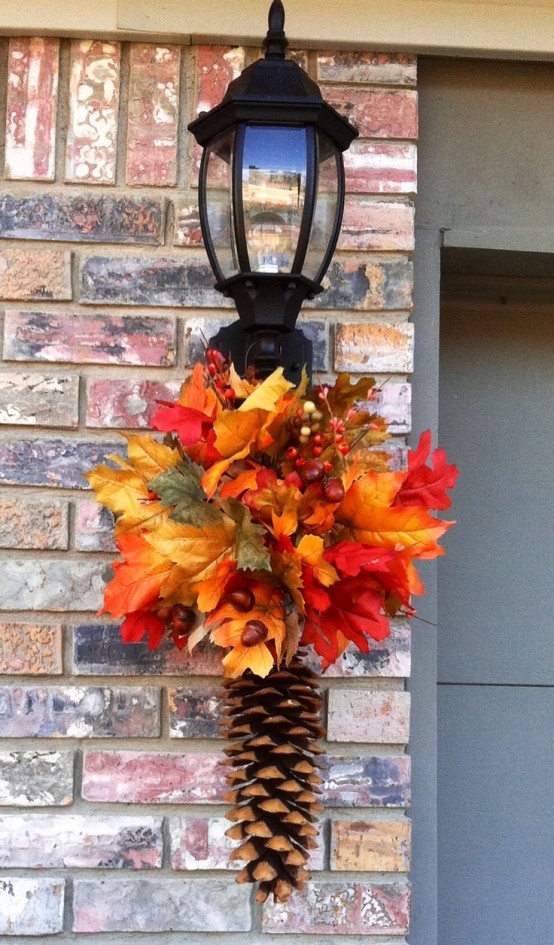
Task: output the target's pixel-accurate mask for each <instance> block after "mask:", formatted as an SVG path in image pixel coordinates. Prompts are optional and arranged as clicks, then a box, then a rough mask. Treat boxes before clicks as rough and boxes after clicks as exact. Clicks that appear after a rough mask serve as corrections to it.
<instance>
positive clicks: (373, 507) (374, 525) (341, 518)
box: [335, 472, 454, 558]
mask: <svg viewBox="0 0 554 945" xmlns="http://www.w3.org/2000/svg"><path fill="white" fill-rule="evenodd" d="M397 477H400V480H401V477H402V473H397V474H395V473H382V474H377V473H371V472H370V473H367V474H366V475H365V476H363V478H361V479H357V480H356V481H355V482H354V483H352V485H351V486H350V488H349V490H348V492H347V493H346V495H345V497H344V499H343V500H342V502H341V504H340V505H339V507H338V509H337V510H336V512H335V518H336V521H337V522H339V523H341V524H343V525H344V526H345V530H344V538H353V539H354V540H355V541H359V542H361V543H362V544H364V545H373V546H377V547H386V548H399V547H400V548H408V549H410V550H411V553H412V555H413V556H414V557H418V558H422V557H427V558H434V557H437V555H440V554H443V550H442V548H440V547H439V545H438V544H437V541H438V539H439V538H440V537H441V535H443V534H444V532H445V531H446V530H447V529H448V528H450V526H451V525H453V524H454V523H453V522H443V521H439V520H438V519H436V518H435V517H434V516H432V515H430V514H429V513H428V512H427V510H426V509H425V508H423V507H422V506H391V504H390V503H391V502H392V501H393V500H394V497H395V495H396V492H397V491H398V488H397V482H398V479H397Z"/></svg>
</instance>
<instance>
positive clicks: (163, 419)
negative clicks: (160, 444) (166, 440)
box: [152, 400, 213, 446]
mask: <svg viewBox="0 0 554 945" xmlns="http://www.w3.org/2000/svg"><path fill="white" fill-rule="evenodd" d="M159 403H160V407H159V408H158V410H157V411H156V413H155V414H154V416H153V417H152V426H153V427H154V429H155V430H162V431H163V432H164V433H175V434H176V435H177V436H178V437H179V439H180V441H181V443H182V444H183V446H192V444H193V443H197V442H198V440H201V439H202V438H205V437H206V436H207V434H208V431H209V430H210V429H211V427H212V426H213V420H212V418H211V417H208V416H207V415H206V414H205V413H201V412H200V411H199V410H195V409H194V407H182V406H181V404H175V403H168V402H167V401H163V400H162V401H160V402H159Z"/></svg>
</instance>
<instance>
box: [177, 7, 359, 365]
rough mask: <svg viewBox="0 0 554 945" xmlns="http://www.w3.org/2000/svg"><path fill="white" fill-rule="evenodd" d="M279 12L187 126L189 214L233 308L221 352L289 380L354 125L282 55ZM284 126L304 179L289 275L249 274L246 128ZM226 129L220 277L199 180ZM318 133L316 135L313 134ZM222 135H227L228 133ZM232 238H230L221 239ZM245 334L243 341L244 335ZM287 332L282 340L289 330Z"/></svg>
mask: <svg viewBox="0 0 554 945" xmlns="http://www.w3.org/2000/svg"><path fill="white" fill-rule="evenodd" d="M284 20H285V13H284V8H283V4H282V2H281V0H273V3H272V4H271V7H270V10H269V29H268V33H267V36H266V39H265V41H264V47H265V50H266V52H265V58H263V59H258V60H257V61H256V62H254V63H253V64H252V65H251V66H249V67H247V68H246V69H245V70H244V71H243V72H242V73H241V74H240V75H239V76H238V78H236V79H235V80H234V81H232V82H231V83H230V85H229V87H228V89H227V92H226V94H225V96H224V98H223V99H222V101H221V102H220V104H219V105H216V106H215V107H214V108H212V109H211V110H210V111H209V112H204V113H201V114H200V115H199V117H198V118H196V119H195V121H193V122H191V124H190V125H189V130H190V131H191V133H192V134H193V135H194V136H195V138H196V140H197V142H198V143H199V144H200V145H201V146H202V147H203V148H204V152H203V155H202V161H201V166H200V178H199V186H198V192H199V211H200V225H201V228H202V235H203V238H204V244H205V247H206V252H207V255H208V259H209V261H210V265H211V267H212V270H213V272H214V275H215V277H216V283H215V288H216V289H217V290H218V291H219V292H221V293H223V295H225V296H228V297H231V298H232V299H233V300H234V302H235V305H236V307H237V311H238V314H239V322H238V323H235V325H232V326H230V328H227V329H222V331H221V332H220V333H219V334H218V335H217V336H216V338H215V339H213V342H214V344H216V345H217V346H218V347H219V348H220V350H222V351H223V352H224V353H228V354H230V356H231V357H232V358H233V360H234V361H235V364H236V366H237V368H238V369H239V370H242V371H243V373H244V372H245V371H246V368H247V367H248V365H249V364H251V363H254V364H255V366H256V368H257V370H258V372H259V373H260V374H262V375H263V374H264V373H265V374H266V373H267V372H268V371H269V370H271V369H273V368H274V367H275V366H277V364H278V363H282V364H283V366H284V368H285V374H286V376H287V377H289V379H290V380H292V381H295V382H298V380H299V377H300V371H301V368H302V364H303V363H304V362H307V363H308V369H309V367H310V364H309V362H311V350H310V349H311V343H310V342H309V341H308V339H305V338H304V336H303V335H302V333H301V332H299V331H298V329H296V330H295V325H296V320H297V317H298V313H299V311H300V308H301V306H302V303H303V302H304V301H305V300H306V299H313V298H314V297H315V296H316V295H317V294H318V293H320V292H322V291H323V287H322V285H321V280H322V279H323V277H324V275H325V272H326V271H327V268H328V266H329V264H330V262H331V258H332V256H333V253H334V251H335V247H336V244H337V241H338V237H339V234H340V227H341V223H342V214H343V209H344V194H345V181H344V165H343V161H342V152H343V151H345V150H346V149H347V148H348V147H349V145H350V143H351V142H352V141H353V139H354V138H355V137H356V136H357V134H358V132H357V130H356V129H355V128H354V127H353V126H352V125H351V124H350V123H349V122H348V121H347V120H346V119H344V118H343V117H342V116H341V115H340V114H339V113H338V112H337V111H336V110H335V109H334V108H333V107H332V106H331V105H329V104H328V103H327V102H325V101H324V100H323V96H322V94H321V91H320V89H319V86H318V85H317V84H316V83H315V82H314V81H313V80H312V79H311V78H310V77H309V76H308V74H307V73H306V72H305V71H304V70H303V69H301V68H300V66H299V65H297V64H296V63H295V62H294V61H293V60H291V59H286V58H285V50H286V48H287V46H288V41H287V39H286V36H285V32H284ZM252 127H260V128H267V129H269V128H271V129H279V128H283V129H284V128H293V129H302V128H303V129H305V132H306V168H305V170H306V175H305V176H306V181H305V187H304V203H303V208H302V213H301V221H300V227H299V232H298V239H297V242H296V248H295V251H294V254H293V259H292V263H291V266H290V271H286V272H265V271H262V272H260V271H255V270H254V271H253V269H252V261H251V260H250V258H249V255H248V245H247V237H246V219H245V211H244V206H243V170H244V166H243V158H244V146H245V140H246V134H247V130H248V128H252ZM231 132H234V134H233V135H232V145H231V147H232V161H231V154H230V155H229V160H230V163H231V181H230V185H231V195H230V196H231V199H230V208H231V214H232V221H231V226H232V227H233V233H234V239H235V248H236V255H237V259H236V263H237V268H238V272H235V273H233V274H232V275H230V276H226V275H225V273H224V270H223V267H222V265H221V263H220V261H219V258H218V252H217V249H216V247H215V245H214V239H213V234H212V230H211V226H210V220H209V212H208V202H209V199H210V190H209V189H208V185H207V176H208V170H209V161H210V157H211V155H212V154H213V153H214V150H212V149H211V145H213V144H214V143H217V141H218V140H220V139H221V138H222V136H223V135H225V134H228V135H229V136H230V133H231ZM322 136H325V137H322ZM230 137H231V136H230ZM325 139H327V140H328V141H329V143H330V145H331V147H330V149H329V156H331V155H334V156H335V165H336V185H337V192H336V205H335V207H334V221H333V225H332V228H331V230H330V232H329V233H328V234H326V237H327V242H326V245H325V246H324V247H322V249H321V261H319V263H318V267H317V270H316V272H315V275H314V278H308V277H307V276H306V275H304V274H303V273H302V265H304V263H305V261H306V257H307V253H308V250H309V246H310V237H311V236H312V235H313V234H312V230H313V223H314V215H315V211H316V206H317V199H318V186H317V185H318V165H319V161H318V156H319V148H320V144H321V142H322V141H325ZM231 242H232V239H231ZM244 332H246V333H247V334H246V337H244ZM291 335H292V336H293V337H289V336H291Z"/></svg>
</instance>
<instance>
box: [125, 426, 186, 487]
mask: <svg viewBox="0 0 554 945" xmlns="http://www.w3.org/2000/svg"><path fill="white" fill-rule="evenodd" d="M123 436H124V437H125V439H126V440H127V453H128V457H129V463H130V465H131V466H133V467H134V469H135V470H136V471H137V473H138V474H139V475H140V476H143V477H144V479H145V480H146V482H149V481H150V480H151V479H155V478H156V476H159V475H161V473H163V472H166V470H167V469H170V468H171V467H172V466H176V465H177V463H178V462H180V460H181V456H180V455H179V453H178V451H177V450H174V449H172V448H171V447H170V446H165V445H164V444H163V443H158V441H157V440H155V439H154V437H153V436H152V435H151V434H150V433H140V434H136V433H124V434H123Z"/></svg>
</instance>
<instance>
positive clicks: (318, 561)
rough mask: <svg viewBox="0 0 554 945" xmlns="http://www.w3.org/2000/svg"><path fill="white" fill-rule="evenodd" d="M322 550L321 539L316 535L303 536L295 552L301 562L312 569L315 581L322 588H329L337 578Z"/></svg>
mask: <svg viewBox="0 0 554 945" xmlns="http://www.w3.org/2000/svg"><path fill="white" fill-rule="evenodd" d="M324 548H325V546H324V544H323V538H320V537H319V536H318V535H304V537H303V538H301V539H300V541H299V542H298V547H297V549H296V552H297V554H298V555H299V557H300V558H302V561H304V562H305V563H306V564H308V565H309V566H310V567H311V568H312V570H313V573H314V577H315V578H316V580H317V581H319V583H320V584H323V586H324V587H329V586H330V585H331V584H334V583H335V581H338V579H339V576H338V574H337V572H336V570H335V568H334V567H333V565H332V564H329V562H328V561H326V560H325V558H324V557H323V552H324Z"/></svg>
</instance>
